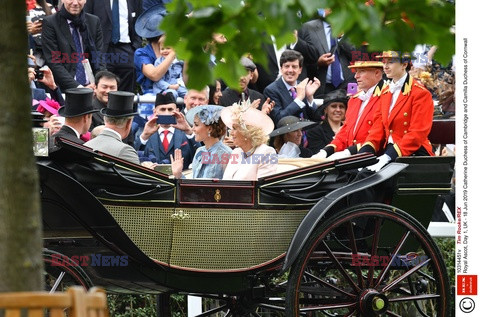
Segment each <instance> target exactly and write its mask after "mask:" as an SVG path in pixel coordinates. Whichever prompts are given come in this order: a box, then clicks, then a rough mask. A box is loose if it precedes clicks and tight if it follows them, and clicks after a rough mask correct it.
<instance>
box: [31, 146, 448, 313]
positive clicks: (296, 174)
mask: <svg viewBox="0 0 480 317" xmlns="http://www.w3.org/2000/svg"><path fill="white" fill-rule="evenodd" d="M60 147H61V148H60V150H59V151H57V152H55V153H54V154H52V155H51V156H50V157H49V158H44V159H40V158H39V160H38V161H37V165H38V169H39V174H40V179H41V197H42V213H43V226H44V247H45V252H44V258H45V263H46V271H47V273H48V274H47V277H48V279H47V284H48V285H49V287H54V288H61V287H62V286H68V285H70V284H73V283H74V284H80V285H83V286H84V287H86V288H88V287H90V286H92V285H98V286H102V287H104V288H106V289H107V290H108V291H111V292H123V293H136V292H141V293H175V292H181V293H186V294H195V295H198V296H203V297H211V298H217V299H220V306H218V307H216V308H213V309H212V310H211V311H209V312H205V313H203V314H202V316H209V315H212V314H214V313H217V312H220V311H224V312H226V314H227V315H230V316H247V315H252V316H261V315H262V314H263V313H265V312H270V313H271V314H270V315H269V316H277V315H287V316H299V315H305V316H360V315H363V316H373V315H388V316H405V315H407V314H408V315H411V314H412V311H413V312H414V313H413V314H414V315H418V316H446V315H448V314H449V302H450V299H449V298H450V289H449V282H448V276H447V273H446V269H445V264H444V262H443V259H442V256H441V254H440V253H439V250H438V248H437V246H436V245H435V243H434V241H433V240H432V238H431V237H430V236H429V234H428V232H427V231H426V230H425V227H426V226H427V225H428V223H429V221H430V219H431V215H432V211H433V206H434V203H435V200H436V198H437V196H438V195H439V194H445V193H448V192H449V191H450V188H451V184H450V181H451V176H452V170H453V162H452V160H451V159H450V158H440V157H435V158H425V157H424V158H402V159H401V160H398V162H395V163H391V164H389V165H387V166H386V167H385V168H384V169H382V170H381V171H380V172H378V173H376V174H374V175H372V176H370V177H367V178H365V179H362V180H359V181H355V182H351V177H350V173H349V171H352V170H353V171H355V170H357V169H358V168H360V167H363V166H368V165H371V164H372V163H375V161H376V158H375V157H374V156H371V155H357V156H352V157H350V158H347V159H342V160H338V161H325V162H321V163H318V164H314V165H310V166H305V167H301V168H296V169H291V170H286V171H284V172H281V173H278V174H275V175H271V176H268V177H264V178H261V179H259V180H258V181H231V180H230V181H225V180H218V179H181V180H175V179H171V178H169V176H168V175H166V174H163V173H161V172H156V171H153V170H149V169H146V168H144V167H142V166H139V165H135V164H131V163H129V162H126V161H123V160H121V159H118V158H115V157H112V156H109V155H106V154H103V153H97V152H94V151H92V150H90V149H89V148H87V147H84V146H81V145H76V144H74V143H71V142H69V141H68V140H63V139H62V140H60ZM386 184H390V185H392V186H393V189H392V192H391V193H390V194H389V195H387V198H386V200H385V201H384V203H374V202H368V201H365V202H363V203H360V204H357V205H355V206H351V198H352V196H353V195H356V196H357V197H362V193H363V192H364V191H365V190H367V189H372V188H382V187H385V186H386ZM403 210H404V211H403Z"/></svg>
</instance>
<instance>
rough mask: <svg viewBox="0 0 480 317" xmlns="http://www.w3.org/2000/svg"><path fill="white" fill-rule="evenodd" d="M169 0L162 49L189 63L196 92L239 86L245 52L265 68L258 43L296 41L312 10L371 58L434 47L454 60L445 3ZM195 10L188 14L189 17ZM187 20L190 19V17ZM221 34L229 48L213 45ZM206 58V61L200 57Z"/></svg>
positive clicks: (450, 7) (451, 11) (451, 15)
mask: <svg viewBox="0 0 480 317" xmlns="http://www.w3.org/2000/svg"><path fill="white" fill-rule="evenodd" d="M365 2H366V1H365V0H347V1H341V0H320V1H318V0H316V1H315V0H262V1H257V0H244V1H240V0H173V1H172V2H171V3H169V4H168V5H167V10H168V12H169V14H168V15H167V17H166V18H165V19H164V21H163V23H162V24H161V26H160V27H161V29H163V30H164V31H165V32H166V33H167V34H168V37H167V44H168V45H171V46H173V47H175V50H176V52H177V55H178V56H179V58H181V59H184V60H186V61H188V69H187V74H188V80H189V86H190V87H194V88H201V87H202V86H203V85H205V84H207V83H212V82H213V78H223V79H224V80H225V81H226V82H227V84H229V85H237V82H238V78H239V76H241V75H243V74H244V72H245V70H244V69H242V67H241V66H240V64H239V63H238V61H239V59H240V57H241V56H242V55H243V54H246V53H250V54H251V55H252V56H253V58H254V60H255V61H258V62H261V63H263V64H265V53H264V52H263V50H262V46H261V43H271V41H272V40H271V37H270V35H274V36H275V38H276V39H277V44H279V45H283V44H287V43H291V42H293V40H294V36H293V30H295V29H299V28H300V26H301V24H302V23H303V22H305V21H308V20H310V19H311V18H313V17H316V12H317V8H330V9H331V10H332V13H331V14H330V15H329V16H327V21H328V22H330V23H331V25H332V28H333V32H334V33H335V34H337V35H338V34H344V35H345V36H346V37H347V38H348V39H349V41H350V42H352V43H353V44H355V45H357V46H358V47H359V46H360V45H362V44H364V43H368V44H369V51H377V52H378V51H382V50H387V49H392V50H401V51H412V50H413V48H414V47H415V45H416V44H424V43H427V44H431V45H437V46H438V51H437V53H436V55H435V58H436V60H438V61H440V62H441V63H445V64H446V63H448V62H449V61H450V59H451V57H452V55H453V54H454V49H455V41H454V34H453V33H452V31H451V29H452V26H454V23H455V5H454V4H452V3H450V2H448V1H445V0H375V1H372V2H375V4H374V5H365ZM191 9H193V13H191V14H189V13H190V12H191ZM187 14H189V17H187ZM215 32H219V33H223V34H224V35H225V36H226V37H227V39H228V42H227V43H225V44H223V45H216V46H211V45H209V43H210V42H211V40H212V35H213V33H215ZM202 52H205V54H202ZM210 52H215V55H216V57H217V59H219V60H220V59H224V60H225V63H219V64H218V65H217V67H215V69H214V70H211V69H210V68H209V67H208V61H209V54H208V53H210Z"/></svg>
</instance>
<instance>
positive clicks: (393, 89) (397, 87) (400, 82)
mask: <svg viewBox="0 0 480 317" xmlns="http://www.w3.org/2000/svg"><path fill="white" fill-rule="evenodd" d="M407 75H408V73H406V74H405V75H403V76H402V78H400V79H399V80H398V81H397V82H396V83H394V82H393V81H392V82H391V83H390V85H389V89H390V92H391V93H392V94H393V93H394V92H396V91H397V90H400V89H402V87H403V84H404V83H405V80H406V79H407Z"/></svg>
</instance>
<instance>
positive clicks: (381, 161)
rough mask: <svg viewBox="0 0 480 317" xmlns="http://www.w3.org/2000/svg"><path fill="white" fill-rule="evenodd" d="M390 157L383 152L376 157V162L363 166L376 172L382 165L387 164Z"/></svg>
mask: <svg viewBox="0 0 480 317" xmlns="http://www.w3.org/2000/svg"><path fill="white" fill-rule="evenodd" d="M391 160H392V158H391V157H390V156H388V155H387V154H383V155H382V156H379V157H378V163H376V164H373V165H370V166H367V167H365V168H366V169H367V170H370V171H372V172H378V171H379V170H380V169H381V168H382V167H384V166H385V165H387V164H388V163H389V162H390V161H391Z"/></svg>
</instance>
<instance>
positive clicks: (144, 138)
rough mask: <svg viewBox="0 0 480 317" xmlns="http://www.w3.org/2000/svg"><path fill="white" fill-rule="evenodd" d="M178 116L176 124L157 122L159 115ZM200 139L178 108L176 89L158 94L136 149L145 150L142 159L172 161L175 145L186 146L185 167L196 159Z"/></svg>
mask: <svg viewBox="0 0 480 317" xmlns="http://www.w3.org/2000/svg"><path fill="white" fill-rule="evenodd" d="M160 115H162V116H174V117H175V120H176V124H160V123H157V118H158V116H160ZM199 145H200V144H199V143H198V142H195V135H194V134H193V130H192V128H191V127H190V126H189V125H188V123H187V121H186V119H185V115H183V113H181V112H180V111H179V110H178V109H177V105H176V104H175V98H174V97H173V95H172V93H170V92H169V93H166V94H162V93H159V94H157V98H156V100H155V109H154V116H153V117H152V118H150V120H148V122H147V123H146V124H145V128H144V130H143V132H142V134H141V135H140V136H139V137H137V138H136V140H135V149H137V150H138V151H139V153H140V151H143V155H141V157H142V160H145V161H152V162H156V163H159V164H170V155H173V153H174V151H175V149H181V150H182V157H183V168H184V169H187V168H188V166H189V165H190V163H192V160H193V155H194V154H195V151H196V149H197V147H199Z"/></svg>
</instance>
